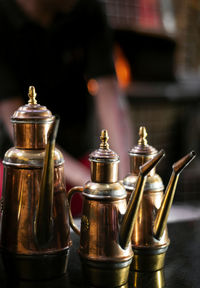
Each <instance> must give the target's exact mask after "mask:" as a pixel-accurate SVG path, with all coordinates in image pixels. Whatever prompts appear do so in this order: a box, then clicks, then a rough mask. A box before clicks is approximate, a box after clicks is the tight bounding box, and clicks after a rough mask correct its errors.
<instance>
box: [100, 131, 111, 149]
mask: <svg viewBox="0 0 200 288" xmlns="http://www.w3.org/2000/svg"><path fill="white" fill-rule="evenodd" d="M100 139H101V144H100V148H101V149H103V150H108V149H109V144H108V140H109V136H108V131H107V130H105V129H104V130H102V131H101V136H100Z"/></svg>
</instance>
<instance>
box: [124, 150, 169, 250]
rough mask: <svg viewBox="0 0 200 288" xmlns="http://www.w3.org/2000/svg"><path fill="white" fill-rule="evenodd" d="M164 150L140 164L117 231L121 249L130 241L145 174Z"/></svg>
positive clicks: (156, 162) (161, 155)
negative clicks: (135, 181) (133, 188)
mask: <svg viewBox="0 0 200 288" xmlns="http://www.w3.org/2000/svg"><path fill="white" fill-rule="evenodd" d="M164 155H165V153H164V150H161V151H160V152H159V153H158V154H156V156H155V157H154V158H152V159H151V160H149V161H148V162H146V163H145V164H144V165H142V166H140V168H139V169H140V173H139V176H138V179H137V183H136V187H135V190H134V191H133V192H132V194H131V197H130V200H129V202H128V207H127V210H126V213H125V215H124V217H123V219H122V223H121V227H120V233H119V244H120V246H121V247H122V248H123V249H126V247H127V246H128V244H129V242H130V241H131V235H132V232H133V228H134V223H135V220H136V217H137V212H138V209H139V205H140V202H141V199H142V194H143V191H144V186H145V182H146V177H147V174H148V173H149V172H150V171H151V169H153V168H154V167H155V166H156V165H157V164H158V162H159V161H160V160H161V159H162V158H163V157H164Z"/></svg>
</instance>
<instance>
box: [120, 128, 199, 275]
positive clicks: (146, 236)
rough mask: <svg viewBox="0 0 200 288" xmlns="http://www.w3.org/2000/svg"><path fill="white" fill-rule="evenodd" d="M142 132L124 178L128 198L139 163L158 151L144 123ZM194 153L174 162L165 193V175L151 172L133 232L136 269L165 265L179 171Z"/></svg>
mask: <svg viewBox="0 0 200 288" xmlns="http://www.w3.org/2000/svg"><path fill="white" fill-rule="evenodd" d="M139 136H140V139H139V141H138V145H136V146H135V147H133V149H131V151H130V152H129V155H130V174H129V175H128V176H126V177H125V178H124V180H123V184H124V187H125V188H126V191H127V195H128V199H129V198H130V195H131V193H132V192H133V191H135V189H136V185H137V184H136V183H137V178H138V175H139V167H140V166H141V165H144V163H145V162H146V161H149V160H150V159H152V158H153V157H154V156H155V155H156V154H157V150H156V149H155V148H154V147H152V146H150V145H148V143H147V139H146V137H147V132H146V129H145V127H140V130H139ZM194 157H195V152H193V151H192V152H191V153H189V154H188V155H186V156H185V157H183V158H182V159H181V160H179V161H178V162H176V163H175V164H174V165H173V166H172V168H173V172H172V175H171V178H170V180H169V184H168V186H167V188H166V191H165V194H164V193H163V190H164V185H163V182H162V179H161V178H160V176H159V175H158V174H157V173H156V171H155V169H152V170H151V171H150V173H149V174H148V176H147V180H146V184H145V187H144V193H143V198H142V201H141V204H140V207H139V211H138V216H137V219H136V222H135V226H134V229H133V233H132V247H133V250H134V255H135V257H134V261H133V264H132V266H131V268H133V270H135V271H157V270H160V269H162V268H163V267H164V260H165V254H166V251H167V248H168V246H169V243H170V240H169V238H168V232H167V219H168V215H169V211H170V208H171V205H172V201H173V198H174V193H175V190H176V186H177V182H178V178H179V174H180V173H181V171H182V170H183V169H184V168H185V167H186V166H187V165H188V164H189V163H190V162H191V161H192V159H193V158H194ZM133 193H134V192H133Z"/></svg>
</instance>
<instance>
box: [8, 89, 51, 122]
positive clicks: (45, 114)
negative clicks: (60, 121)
mask: <svg viewBox="0 0 200 288" xmlns="http://www.w3.org/2000/svg"><path fill="white" fill-rule="evenodd" d="M36 96H37V93H36V91H35V87H34V86H30V87H29V93H28V97H29V101H28V104H25V105H24V106H21V107H19V109H18V110H17V111H15V112H14V114H13V116H12V117H11V121H12V122H18V121H19V122H37V121H42V122H43V121H44V122H48V121H53V119H54V116H52V113H51V111H49V110H48V109H47V108H46V106H41V105H40V104H38V103H37V100H36Z"/></svg>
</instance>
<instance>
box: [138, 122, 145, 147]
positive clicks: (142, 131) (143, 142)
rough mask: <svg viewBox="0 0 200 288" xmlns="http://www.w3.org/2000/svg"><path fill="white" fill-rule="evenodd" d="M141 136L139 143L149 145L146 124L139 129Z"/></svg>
mask: <svg viewBox="0 0 200 288" xmlns="http://www.w3.org/2000/svg"><path fill="white" fill-rule="evenodd" d="M139 136H140V139H139V141H138V144H139V145H147V139H146V137H147V131H146V128H145V127H144V126H141V127H140V129H139Z"/></svg>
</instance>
